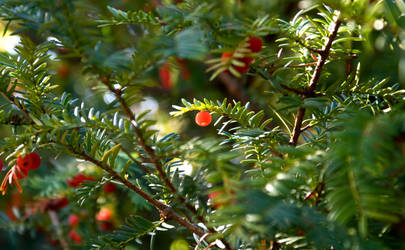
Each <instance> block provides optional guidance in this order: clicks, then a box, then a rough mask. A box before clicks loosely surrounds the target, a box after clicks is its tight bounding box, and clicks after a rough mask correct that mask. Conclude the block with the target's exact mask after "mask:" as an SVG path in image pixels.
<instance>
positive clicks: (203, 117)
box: [195, 111, 212, 127]
mask: <svg viewBox="0 0 405 250" xmlns="http://www.w3.org/2000/svg"><path fill="white" fill-rule="evenodd" d="M211 121H212V117H211V114H210V113H209V112H207V111H200V112H198V113H197V115H196V116H195V123H197V125H198V126H201V127H205V126H208V125H210V123H211Z"/></svg>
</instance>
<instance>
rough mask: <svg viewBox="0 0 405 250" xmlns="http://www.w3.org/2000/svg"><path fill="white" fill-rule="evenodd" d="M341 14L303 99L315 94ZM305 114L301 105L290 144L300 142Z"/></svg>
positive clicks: (333, 25)
mask: <svg viewBox="0 0 405 250" xmlns="http://www.w3.org/2000/svg"><path fill="white" fill-rule="evenodd" d="M339 16H340V14H339V13H338V14H337V15H336V16H335V19H334V22H333V23H332V28H331V30H332V32H331V33H330V35H329V37H328V40H327V41H326V44H325V45H324V47H323V49H322V51H319V52H318V53H319V55H320V56H319V57H318V62H317V64H316V68H315V71H314V73H313V75H312V77H311V81H310V82H309V86H308V88H307V90H306V93H305V95H304V96H303V99H305V98H308V97H312V96H313V95H314V91H315V89H316V85H317V84H318V81H319V78H320V77H321V72H322V69H323V66H324V65H325V63H326V60H327V59H328V57H329V53H330V49H331V47H332V43H333V40H334V39H335V38H336V36H337V32H338V30H339V26H340V24H341V21H340V20H339ZM304 115H305V108H304V107H301V108H299V109H298V112H297V116H296V117H295V122H294V129H293V132H292V134H291V138H290V142H289V143H290V144H291V145H293V146H296V145H297V142H298V138H299V136H300V134H301V132H302V129H301V127H302V121H303V119H304Z"/></svg>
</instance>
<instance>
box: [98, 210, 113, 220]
mask: <svg viewBox="0 0 405 250" xmlns="http://www.w3.org/2000/svg"><path fill="white" fill-rule="evenodd" d="M111 218H112V213H111V210H110V209H109V208H106V207H103V208H101V209H100V211H99V212H98V213H97V214H96V219H97V220H99V221H108V220H110V219H111Z"/></svg>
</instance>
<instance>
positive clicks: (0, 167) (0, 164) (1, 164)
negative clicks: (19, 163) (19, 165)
mask: <svg viewBox="0 0 405 250" xmlns="http://www.w3.org/2000/svg"><path fill="white" fill-rule="evenodd" d="M2 168H3V160H2V159H0V170H1V169H2Z"/></svg>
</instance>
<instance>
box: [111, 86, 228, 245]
mask: <svg viewBox="0 0 405 250" xmlns="http://www.w3.org/2000/svg"><path fill="white" fill-rule="evenodd" d="M105 84H106V85H107V87H108V88H109V90H110V91H111V92H113V93H114V94H115V96H116V98H117V99H118V101H119V102H120V104H121V107H122V108H123V110H124V112H125V114H126V115H127V116H128V118H129V120H130V122H131V124H132V126H133V128H134V130H135V133H136V135H137V136H138V141H139V144H140V146H141V147H142V148H143V149H144V150H145V152H146V153H147V154H148V156H149V157H150V160H151V162H152V163H153V164H154V165H155V168H156V170H157V171H158V173H159V176H160V178H162V179H163V181H164V183H165V184H166V186H167V187H168V188H169V190H170V191H171V192H172V193H173V194H174V195H175V197H176V199H177V200H178V201H179V202H180V203H183V204H184V205H185V207H186V208H187V209H188V210H189V211H190V212H191V213H192V214H193V215H194V216H196V218H197V220H198V221H199V222H201V223H203V224H205V223H206V222H205V220H204V218H203V217H202V216H200V215H198V212H197V210H196V209H195V207H194V206H192V205H190V204H189V203H188V202H187V201H186V199H185V198H184V197H182V196H180V195H179V194H178V193H177V190H176V188H175V187H174V186H173V184H172V183H171V181H170V180H169V178H168V176H167V175H166V173H165V172H164V170H163V168H162V165H161V164H160V161H159V159H158V157H157V156H156V155H155V151H154V150H153V149H152V148H151V147H150V146H149V145H147V144H146V141H145V139H144V138H143V134H142V132H141V130H140V129H139V128H138V124H137V122H136V119H135V114H134V113H133V112H132V110H131V109H130V108H129V106H128V104H127V103H126V102H125V100H124V99H123V98H122V92H121V90H120V89H114V88H113V87H112V86H111V85H110V84H108V83H105ZM180 218H181V217H180ZM181 219H183V218H181ZM183 220H184V219H183ZM179 223H180V222H179ZM193 226H194V225H193ZM208 229H209V231H210V232H214V230H213V229H212V228H208ZM200 236H201V235H200ZM224 244H225V246H226V248H227V249H230V246H229V244H228V243H227V242H224Z"/></svg>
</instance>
